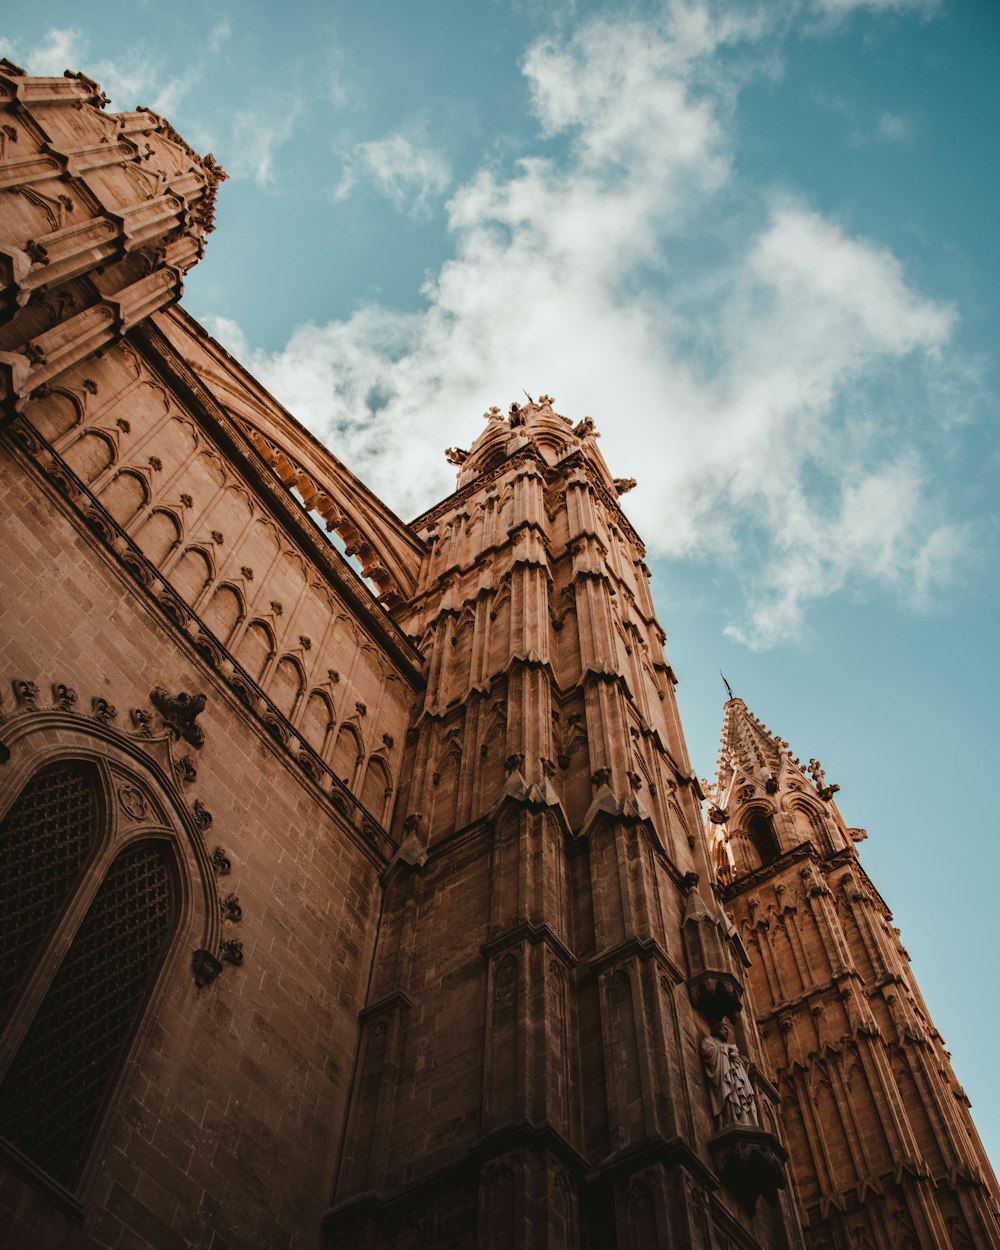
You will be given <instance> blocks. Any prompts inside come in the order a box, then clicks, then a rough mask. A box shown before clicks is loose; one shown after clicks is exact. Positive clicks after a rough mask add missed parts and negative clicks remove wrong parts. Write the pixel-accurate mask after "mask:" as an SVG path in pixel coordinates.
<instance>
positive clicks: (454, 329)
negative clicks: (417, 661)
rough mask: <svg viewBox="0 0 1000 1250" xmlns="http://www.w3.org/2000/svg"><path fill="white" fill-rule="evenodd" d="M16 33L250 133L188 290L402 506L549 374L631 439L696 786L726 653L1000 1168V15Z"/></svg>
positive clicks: (800, 8) (593, 13) (859, 3)
mask: <svg viewBox="0 0 1000 1250" xmlns="http://www.w3.org/2000/svg"><path fill="white" fill-rule="evenodd" d="M6 36H7V38H6V41H5V43H4V44H3V51H4V52H5V53H6V55H8V56H11V57H12V58H13V59H14V60H16V61H18V62H20V63H21V64H23V65H25V66H27V67H28V68H29V69H30V70H31V71H32V72H36V73H61V72H62V70H63V69H64V68H66V67H67V66H69V67H73V68H80V69H83V70H84V71H85V72H87V73H89V74H91V75H92V76H94V77H96V78H97V79H98V80H99V81H100V82H101V83H102V85H103V86H104V88H105V90H106V91H108V93H109V94H110V95H111V96H112V101H113V102H112V108H128V107H132V106H134V105H136V104H139V103H143V104H147V105H150V106H152V107H154V108H156V109H158V110H159V111H161V112H163V113H164V114H165V115H166V116H167V117H169V118H170V120H171V121H172V122H173V123H174V125H175V126H176V127H177V128H178V129H179V130H180V131H181V133H182V134H183V135H184V136H185V138H187V139H188V140H189V141H190V142H191V143H192V144H193V145H194V146H196V147H198V148H199V149H200V150H202V151H207V150H209V149H211V150H213V151H214V153H215V155H216V156H217V158H218V159H219V160H220V161H221V162H222V164H223V165H224V166H225V167H226V169H227V170H229V172H230V173H231V175H232V180H231V181H230V182H229V183H228V184H227V185H226V186H225V187H224V189H223V191H222V194H221V197H220V208H219V213H218V232H217V234H216V235H214V236H213V238H212V239H211V240H210V242H209V248H208V253H207V256H206V259H205V260H204V261H203V262H202V264H201V265H200V266H199V267H198V268H197V269H196V270H195V271H194V272H193V273H192V274H191V276H190V278H189V280H188V286H187V294H186V296H185V305H186V307H187V308H188V309H189V310H190V311H191V312H192V313H194V315H195V316H197V317H199V318H200V319H201V320H202V321H204V322H205V324H206V325H207V326H208V327H209V328H210V329H211V330H212V331H213V332H214V333H216V334H217V336H218V337H219V338H220V339H221V340H222V341H223V342H224V343H226V345H227V346H229V347H230V348H231V350H233V351H234V352H235V353H236V354H237V355H238V356H239V357H240V358H241V359H243V360H244V361H245V363H247V364H248V365H249V366H250V367H251V368H252V369H253V370H254V371H255V372H256V373H257V374H258V375H259V376H260V377H261V378H262V380H263V381H264V382H265V384H267V385H268V386H269V387H270V388H271V389H272V390H273V391H274V393H275V394H276V395H277V396H278V397H279V398H281V399H282V400H283V401H284V402H285V403H286V404H288V406H289V407H290V408H291V409H292V411H294V412H295V413H296V415H297V416H299V417H300V418H301V419H302V420H303V421H305V422H306V423H307V424H308V425H309V426H310V427H311V428H312V429H313V430H314V431H315V432H316V433H317V434H319V435H320V436H321V437H322V438H324V439H325V441H327V442H328V444H329V445H330V447H331V448H332V449H333V450H334V451H335V452H336V453H337V454H338V455H339V456H340V457H341V458H342V459H343V460H345V461H346V462H347V463H348V464H349V465H350V466H351V467H352V468H354V469H355V470H356V471H357V472H358V473H359V474H360V475H361V476H362V477H363V478H364V479H365V480H366V481H367V482H368V483H369V484H370V485H371V486H373V487H374V488H375V489H376V490H378V491H379V492H380V493H382V494H383V495H384V497H385V498H386V499H387V500H388V501H389V502H390V503H391V504H392V505H393V506H394V507H395V508H396V509H397V510H398V511H399V512H400V513H401V514H402V515H403V516H411V515H413V514H415V513H416V512H418V511H419V510H421V509H422V508H423V507H425V506H426V505H428V504H429V503H431V502H433V501H434V500H435V499H437V498H439V497H441V496H442V495H443V494H445V493H446V492H447V491H448V490H449V489H450V488H451V486H452V484H453V477H452V474H453V470H452V469H451V468H450V467H449V466H448V465H447V464H446V463H445V460H444V457H443V455H442V449H443V448H444V447H446V446H449V445H452V444H458V445H466V446H467V445H468V443H469V442H471V441H472V439H473V438H474V437H475V436H476V434H477V433H478V431H479V429H480V427H481V418H480V415H479V414H480V413H482V412H483V411H485V410H486V409H487V408H488V407H489V406H490V405H491V404H501V405H506V404H507V403H509V402H510V401H511V400H513V399H516V398H519V397H520V395H521V388H522V387H524V388H526V389H527V390H528V391H530V392H531V393H532V394H536V395H537V394H538V393H540V392H547V393H549V394H553V395H555V397H556V400H557V404H556V406H557V408H558V409H559V410H560V411H562V412H564V413H566V414H567V415H569V416H572V417H573V418H579V417H582V416H584V415H590V416H592V417H593V418H594V419H595V421H596V423H597V426H598V428H599V429H600V430H601V432H602V444H601V446H602V450H603V452H604V454H605V456H606V458H607V459H608V461H609V463H610V464H611V467H612V469H613V471H614V472H615V473H617V474H620V475H622V476H634V477H636V478H637V479H638V481H639V485H638V487H637V489H636V490H635V491H634V492H633V493H632V494H630V495H629V496H628V499H627V500H626V504H627V507H628V511H629V513H630V515H631V516H632V518H633V520H634V521H635V522H636V524H637V526H638V528H639V529H640V532H641V533H642V534H643V535H644V537H645V539H646V542H647V545H648V548H649V553H650V562H651V564H652V567H653V570H654V583H653V585H654V592H655V595H656V600H657V604H658V609H659V614H660V619H661V621H662V622H663V624H664V627H665V628H666V630H667V633H668V639H669V640H668V649H669V653H670V656H671V659H672V661H673V663H674V666H675V668H676V670H677V672H678V674H679V676H680V679H681V684H680V687H679V689H678V695H679V698H680V701H681V711H682V714H683V716H684V720H685V726H686V730H687V734H688V740H689V746H690V748H691V751H692V755H693V757H694V760H695V763H696V767H697V768H698V770H699V772H701V773H702V774H709V773H710V772H711V771H712V770H713V769H714V760H715V750H716V743H717V735H718V732H719V727H720V722H721V704H722V695H723V691H722V686H721V682H720V681H719V677H718V673H719V670H720V668H721V669H722V670H723V671H724V672H725V673H726V675H727V677H728V678H729V680H730V681H731V682H732V684H733V686H734V688H735V689H736V691H737V693H739V694H741V695H742V696H743V697H745V698H746V699H747V701H748V702H749V704H750V706H751V708H752V709H753V710H754V711H756V712H757V713H758V714H759V715H760V716H761V717H762V718H763V719H764V720H765V721H766V722H767V723H768V724H769V725H770V726H771V727H772V728H773V729H774V730H775V731H776V732H778V733H780V734H781V735H782V736H784V737H786V738H788V739H789V740H790V741H791V744H792V748H793V750H794V751H796V752H797V753H798V754H800V755H801V756H802V757H803V758H808V757H809V756H811V755H818V756H819V757H820V758H821V759H822V760H823V763H824V766H825V767H826V769H827V772H828V774H829V777H830V778H831V780H834V781H837V782H839V783H840V785H841V786H842V792H841V794H840V795H839V796H838V797H839V798H840V800H841V809H842V811H843V812H844V814H845V817H846V818H847V820H848V823H849V824H853V825H862V826H864V827H866V828H867V829H868V830H869V833H870V837H869V840H868V841H867V842H866V843H864V845H863V847H862V848H861V849H862V855H863V862H864V864H865V865H866V867H867V868H868V870H869V872H870V873H871V875H872V877H873V878H874V880H875V882H876V884H877V885H878V887H879V889H880V890H881V892H882V893H883V895H884V896H885V897H886V899H887V901H888V902H889V904H890V905H891V906H892V907H893V909H894V911H895V914H896V923H897V924H898V925H899V926H900V928H901V929H902V933H903V939H904V941H905V943H906V945H907V947H908V949H909V951H910V953H911V955H912V957H913V963H914V968H915V971H916V974H917V977H918V980H919V982H920V985H921V988H922V989H923V991H924V994H925V997H926V998H927V1000H928V1004H929V1007H930V1009H931V1011H932V1013H933V1015H934V1017H935V1021H936V1023H937V1025H938V1027H939V1028H940V1029H941V1031H942V1033H943V1034H944V1035H945V1037H946V1039H947V1040H948V1043H949V1045H950V1047H951V1049H952V1050H953V1053H954V1062H955V1067H956V1071H957V1074H958V1077H959V1079H960V1080H961V1081H962V1082H963V1083H964V1084H965V1086H966V1088H967V1090H968V1092H969V1095H970V1097H971V1098H972V1101H973V1113H974V1115H975V1117H976V1121H977V1124H978V1127H979V1129H980V1132H981V1133H982V1135H983V1137H984V1140H985V1141H986V1144H987V1148H988V1149H989V1150H990V1152H991V1154H992V1156H993V1158H994V1159H995V1160H996V1159H1000V1083H998V1082H997V1081H996V1079H995V1060H994V1050H995V1046H996V1038H997V1033H998V1027H997V1026H998V1023H1000V1010H998V1007H997V1003H996V1000H995V996H994V995H993V994H991V992H990V991H989V990H988V989H986V990H985V992H984V990H983V989H982V988H981V978H983V977H984V976H985V977H987V978H990V980H992V979H994V977H993V975H992V973H993V968H992V961H991V960H990V956H991V954H992V952H993V947H994V944H995V940H996V939H995V932H994V928H993V925H992V923H991V919H990V917H991V912H992V907H993V906H994V905H995V904H994V903H993V888H992V887H993V880H994V878H995V876H996V874H997V870H998V867H1000V854H998V851H997V833H998V830H997V825H998V820H997V816H996V814H995V811H994V810H993V808H992V807H991V805H990V804H989V803H987V802H986V801H985V799H984V798H983V797H982V794H983V791H984V790H986V789H987V788H988V787H987V785H986V782H987V781H988V778H989V777H990V776H992V775H993V769H994V768H995V767H996V765H995V764H994V750H995V746H994V744H995V739H996V724H995V721H996V718H995V714H994V709H995V706H996V687H997V663H996V659H995V649H996V643H995V638H996V634H997V616H998V613H997V601H998V591H997V586H998V578H997V573H998V560H997V505H996V502H995V482H996V477H997V467H998V462H1000V457H998V448H997V437H996V431H997V421H996V417H997V403H996V394H997V388H998V380H1000V377H998V359H997V327H998V323H1000V317H998V294H997V284H996V275H997V273H998V272H1000V242H998V232H997V229H996V224H995V222H996V206H997V204H998V202H1000V166H998V161H997V156H996V149H997V141H996V130H997V118H998V116H1000V75H998V74H997V73H996V65H997V54H998V52H1000V7H998V6H997V5H996V4H994V3H992V2H990V0H965V2H963V3H958V2H957V0H951V2H949V0H940V3H934V2H933V0H783V2H781V3H777V2H776V3H772V4H768V3H759V4H755V3H751V2H749V0H748V2H747V3H745V4H744V3H740V2H739V0H728V2H727V3H724V4H722V3H719V4H715V3H711V2H710V0H689V2H687V3H681V2H679V0H678V2H672V0H665V2H664V3H662V4H652V3H650V4H643V3H636V4H631V5H626V4H614V5H601V4H582V3H581V4H560V5H557V4H551V3H545V2H544V0H538V2H536V3H529V2H528V0H519V2H515V3H503V2H501V0H496V2H493V3H490V2H482V3H469V2H465V3H457V2H456V3H451V2H448V3H446V2H444V0H432V2H431V3H428V4H425V5H413V4H409V3H401V2H398V0H372V2H371V3H369V4H366V5H350V6H349V5H344V4H334V3H325V4H307V3H300V4H297V5H294V6H288V7H287V8H285V9H284V10H283V11H282V12H281V13H280V15H279V13H278V10H277V9H276V8H275V7H274V6H272V5H269V4H265V3H258V4H250V3H246V4H232V5H228V6H227V5H226V4H225V3H215V4H213V5H211V6H208V5H202V4H196V3H191V2H189V0H177V2H175V3H173V4H171V5H169V6H167V5H159V6H154V5H152V4H149V5H143V4H135V3H125V2H124V0H118V2H110V3H107V4H104V5H100V6H97V5H95V6H88V7H87V8H86V9H85V8H84V7H83V6H80V5H79V4H77V3H73V4H68V3H67V4H62V3H48V4H46V5H44V6H37V7H36V8H34V9H32V8H31V7H29V6H18V9H17V12H16V13H14V14H11V15H10V16H9V17H8V20H7V23H6ZM988 961H989V962H988Z"/></svg>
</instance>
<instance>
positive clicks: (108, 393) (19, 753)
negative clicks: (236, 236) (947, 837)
mask: <svg viewBox="0 0 1000 1250" xmlns="http://www.w3.org/2000/svg"><path fill="white" fill-rule="evenodd" d="M102 104H103V100H102V97H101V96H100V92H99V90H98V88H97V87H96V85H95V84H94V83H92V82H91V81H89V80H88V79H86V78H84V77H82V76H79V75H76V76H68V77H65V78H60V79H33V78H29V77H27V76H25V75H24V74H23V73H22V72H21V71H20V70H18V69H17V67H15V66H12V65H10V64H9V63H7V62H4V63H2V65H0V112H2V114H3V116H2V118H0V194H2V197H3V198H2V201H0V203H2V213H0V280H2V300H3V302H2V305H0V391H2V395H3V408H2V414H0V494H2V509H3V511H2V515H3V525H4V531H3V545H2V548H0V550H2V553H3V562H2V570H0V579H2V580H0V586H2V591H0V593H2V599H0V658H2V665H3V672H2V674H0V677H2V687H3V700H2V702H0V932H2V947H0V949H2V950H3V953H4V957H3V961H2V964H0V1244H2V1245H4V1246H6V1247H10V1248H12V1250H33V1248H35V1247H38V1248H47V1247H67V1248H70V1250H73V1248H78V1250H84V1248H86V1250H92V1248H95V1247H108V1248H112V1247H113V1248H114V1250H138V1248H139V1247H142V1248H144V1250H182V1248H184V1247H205V1248H213V1250H222V1248H223V1247H226V1248H230V1250H233V1248H243V1247H261V1248H267V1250H277V1248H279V1247H287V1248H294V1250H300V1248H305V1247H320V1246H322V1247H324V1250H348V1248H355V1250H361V1248H362V1247H379V1248H380V1250H404V1248H406V1250H417V1248H418V1247H419V1248H422V1250H430V1248H431V1247H434V1248H441V1250H444V1248H446V1247H447V1248H448V1250H473V1247H475V1248H477V1250H515V1248H520V1247H526V1248H527V1247H530V1248H532V1250H535V1248H537V1250H542V1248H547V1250H555V1248H557V1247H558V1248H561V1250H605V1248H606V1247H621V1248H622V1250H626V1248H627V1250H647V1248H650V1247H658V1246H670V1247H678V1248H688V1247H690V1248H692V1250H694V1248H697V1250H751V1248H753V1247H760V1248H766V1250H803V1248H804V1247H806V1246H809V1247H815V1248H819V1247H824V1248H828V1250H864V1248H868V1250H907V1248H911V1250H912V1248H916V1247H919V1248H921V1250H923V1248H924V1247H927V1248H930V1247H933V1248H934V1250H951V1248H954V1247H967V1248H970V1250H979V1247H1000V1229H998V1223H997V1210H996V1185H995V1181H994V1180H993V1177H992V1174H991V1173H990V1170H989V1166H988V1163H987V1161H986V1158H985V1156H984V1154H983V1151H982V1148H981V1147H980V1146H979V1144H978V1140H977V1138H976V1135H975V1130H974V1129H973V1127H972V1123H971V1120H970V1119H969V1116H968V1112H967V1108H966V1104H965V1101H964V1098H963V1095H962V1093H961V1090H960V1089H959V1088H958V1087H957V1085H956V1084H955V1081H954V1077H953V1076H952V1074H951V1069H950V1067H949V1064H948V1059H947V1056H946V1054H945V1052H944V1051H943V1049H942V1046H941V1041H940V1038H939V1036H938V1035H937V1033H936V1032H935V1030H934V1028H933V1025H932V1023H931V1021H930V1020H929V1018H928V1016H927V1013H926V1010H925V1009H924V1007H923V1004H922V1002H921V999H920V996H919V992H918V991H917V989H916V986H915V984H914V982H913V980H912V977H911V976H910V973H909V970H908V967H907V963H906V957H905V952H904V951H903V949H902V947H901V946H900V944H899V940H898V935H897V934H896V932H895V931H894V930H893V929H892V927H891V924H890V919H891V918H890V916H889V913H888V912H887V910H886V908H885V905H884V904H883V902H882V900H881V899H880V897H879V895H878V894H877V892H876V891H875V889H874V887H873V886H872V885H871V883H870V882H869V881H868V879H867V877H866V875H865V873H864V871H863V869H862V868H861V866H860V864H859V862H858V859H857V855H856V852H855V842H856V840H857V839H858V838H860V837H861V836H863V835H862V833H861V831H859V830H849V829H846V828H845V827H844V824H843V821H842V820H841V818H840V816H839V814H838V812H837V809H836V806H835V804H834V802H833V790H834V787H830V786H827V785H826V783H825V779H824V777H823V775H822V771H821V770H820V769H819V766H818V765H816V764H815V761H813V762H812V763H813V768H812V773H811V776H807V775H806V774H805V773H804V772H803V770H802V768H801V766H800V765H799V764H798V762H797V761H795V760H794V759H793V758H792V757H791V755H790V754H789V752H788V749H787V746H786V744H784V743H783V742H781V740H780V739H777V738H775V737H774V736H772V735H771V734H769V733H768V732H767V731H766V730H765V729H764V728H763V727H762V726H761V725H760V724H759V723H758V722H757V721H756V720H755V719H754V718H753V717H752V716H751V715H750V714H749V713H748V711H747V709H746V708H745V706H744V705H743V704H742V702H741V701H739V700H732V701H730V702H729V703H728V704H727V706H726V719H725V727H724V734H723V751H722V756H721V759H720V769H719V774H718V777H717V779H716V783H715V789H714V791H713V794H712V795H711V801H710V805H709V813H710V819H709V822H708V826H707V830H708V832H707V833H706V830H705V827H704V826H703V824H702V817H701V802H702V799H703V798H704V796H703V795H702V793H701V787H700V785H699V783H698V780H697V777H696V775H695V773H694V772H693V771H692V769H691V764H690V762H689V760H688V757H687V752H686V748H685V746H684V740H683V735H682V732H681V727H680V723H679V720H678V715H677V709H676V704H675V701H674V694H673V673H672V670H671V668H670V665H669V664H668V663H667V660H666V658H665V656H664V652H663V641H664V635H663V633H662V630H661V629H660V626H659V625H658V624H657V621H656V619H655V616H654V613H653V605H652V600H651V598H650V593H649V586H648V570H647V569H646V567H645V565H644V563H643V548H642V544H641V541H640V540H639V538H638V536H637V535H636V534H635V532H634V531H633V530H632V527H631V526H630V524H629V522H628V520H627V518H626V516H625V515H624V513H623V511H622V509H621V505H620V502H619V497H620V495H621V494H622V493H624V491H625V490H627V488H628V486H629V483H628V482H624V481H621V480H616V479H613V478H612V477H611V475H610V473H609V471H608V468H607V466H606V464H605V462H604V460H603V458H602V457H601V454H600V452H599V450H598V448H597V444H596V432H595V430H594V429H593V425H592V423H591V422H590V421H589V420H587V419H584V420H583V421H581V422H579V423H578V424H574V423H573V422H571V421H570V420H568V419H567V418H566V417H564V416H561V415H559V414H558V413H557V412H556V411H555V410H554V408H553V401H551V400H550V399H549V398H548V397H545V396H543V397H542V398H540V399H539V401H538V402H537V403H531V404H529V405H528V406H527V407H524V408H518V407H517V405H512V406H511V409H510V412H509V414H508V415H507V416H503V415H502V414H501V413H500V411H499V410H497V409H494V410H492V411H491V412H490V413H487V414H486V418H487V419H486V425H485V429H484V430H483V431H482V433H481V434H480V435H479V437H478V438H477V439H476V440H475V442H474V443H473V445H472V447H471V449H470V450H469V451H468V452H466V451H462V450H459V449H452V450H451V451H450V452H449V456H450V459H451V460H452V462H453V463H455V464H456V466H457V468H458V481H457V486H456V490H455V491H454V493H453V494H451V495H450V496H449V497H448V498H447V499H445V500H444V501H442V502H441V503H440V504H439V505H437V506H436V507H435V508H433V509H431V511H429V512H427V513H426V514H424V515H423V516H421V517H419V518H417V519H416V520H415V521H414V522H412V523H411V524H409V525H407V524H404V523H403V522H402V521H400V520H399V519H398V518H397V517H395V516H394V515H393V514H392V512H391V511H390V510H389V509H388V508H387V507H386V506H385V505H384V504H382V503H381V502H380V501H379V500H378V499H377V498H375V497H374V496H373V495H372V494H371V493H370V492H369V491H367V490H366V488H365V487H364V486H363V485H362V484H361V483H360V482H359V481H358V480H357V479H356V478H355V477H354V476H353V475H352V474H351V472H350V471H349V470H348V469H347V468H346V467H345V466H344V465H342V464H341V463H340V462H339V461H338V460H337V459H336V458H335V457H334V456H333V455H332V454H331V453H330V452H329V451H327V450H326V449H325V448H324V447H322V446H320V445H319V444H318V443H317V442H316V441H315V440H314V439H313V438H312V437H311V436H310V435H309V434H308V433H307V432H306V431H305V430H304V429H303V428H302V427H301V426H300V425H298V424H297V422H296V421H295V420H294V418H293V417H292V416H291V415H289V414H288V413H287V412H285V411H284V410H283V409H282V408H281V406H280V405H279V404H277V403H276V402H275V400H274V399H272V398H271V396H269V395H268V394H267V393H266V392H265V391H264V390H263V389H262V388H261V387H260V386H259V385H258V384H257V383H256V382H255V381H254V379H253V378H252V377H250V376H249V375H248V374H247V373H246V372H245V371H244V370H243V369H241V368H240V366H239V365H238V364H237V363H236V362H235V361H234V360H232V359H231V358H230V357H229V356H228V355H227V354H226V352H225V351H224V350H223V349H222V348H221V347H219V345H218V344H216V343H215V342H213V340H212V339H211V338H210V337H209V336H208V335H207V334H206V333H205V332H204V330H203V329H202V328H201V327H200V326H199V325H198V324H197V323H196V322H194V321H193V320H192V319H191V318H190V317H189V316H187V314H185V313H184V312H183V311H182V310H181V309H180V307H179V306H178V305H177V303H176V300H177V297H178V295H179V293H180V288H181V280H182V276H183V274H184V272H185V271H186V270H187V269H188V268H189V267H190V266H191V265H192V264H194V263H195V261H197V259H198V258H199V256H200V255H201V252H202V249H203V246H204V236H205V235H206V234H207V233H208V231H209V230H210V229H211V224H212V208H213V202H214V197H215V194H216V190H217V186H218V183H219V181H220V180H221V179H222V178H224V177H225V175H224V174H223V173H222V171H221V170H220V169H219V168H218V167H217V166H216V165H215V164H214V162H213V161H212V160H211V158H210V157H206V158H201V157H199V156H198V155H197V154H196V153H194V152H192V151H191V149H190V148H188V147H187V145H186V144H185V143H184V142H183V140H182V139H181V138H180V137H179V136H178V135H177V134H176V133H175V132H174V131H173V130H172V128H171V127H170V126H169V124H168V123H166V122H165V121H163V120H162V119H161V118H159V117H157V116H156V115H155V114H153V113H149V112H144V111H137V112H135V113H126V114H119V115H109V114H107V113H106V112H105V111H103V108H102ZM324 526H325V528H326V530H327V531H333V532H335V533H336V534H337V535H339V536H340V538H341V539H342V540H343V545H344V549H345V550H346V553H347V556H348V557H350V558H352V559H353V560H354V561H355V562H356V564H357V567H358V569H359V570H360V573H359V572H357V571H355V567H353V566H352V564H351V563H349V561H348V559H346V558H345V557H344V556H343V555H341V552H340V550H339V548H338V546H336V545H334V544H332V543H331V542H330V540H329V539H328V538H327V537H326V535H325V534H324V532H323V527H324Z"/></svg>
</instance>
